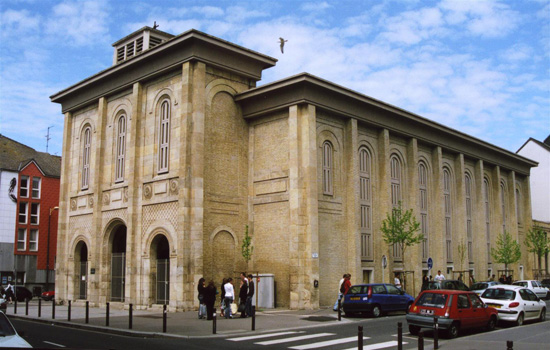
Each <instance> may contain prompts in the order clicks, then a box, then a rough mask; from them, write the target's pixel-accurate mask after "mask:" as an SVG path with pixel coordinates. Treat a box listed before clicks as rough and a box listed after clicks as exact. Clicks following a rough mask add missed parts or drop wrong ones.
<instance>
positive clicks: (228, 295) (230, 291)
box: [223, 277, 235, 318]
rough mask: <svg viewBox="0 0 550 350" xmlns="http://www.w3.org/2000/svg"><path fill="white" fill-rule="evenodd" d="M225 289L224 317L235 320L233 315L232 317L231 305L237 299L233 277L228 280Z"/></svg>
mask: <svg viewBox="0 0 550 350" xmlns="http://www.w3.org/2000/svg"><path fill="white" fill-rule="evenodd" d="M223 289H224V290H225V299H224V301H225V311H224V316H225V318H233V315H231V303H232V302H233V300H234V299H235V289H234V288H233V279H232V278H231V277H229V278H228V279H227V283H226V284H225V285H224V286H223Z"/></svg>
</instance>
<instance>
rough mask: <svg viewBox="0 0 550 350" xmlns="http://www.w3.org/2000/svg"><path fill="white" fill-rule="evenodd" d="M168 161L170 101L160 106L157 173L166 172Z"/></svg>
mask: <svg viewBox="0 0 550 350" xmlns="http://www.w3.org/2000/svg"><path fill="white" fill-rule="evenodd" d="M169 161H170V100H169V99H166V100H164V101H162V103H161V104H160V126H159V153H158V172H159V173H165V172H168V166H169V163H170V162H169Z"/></svg>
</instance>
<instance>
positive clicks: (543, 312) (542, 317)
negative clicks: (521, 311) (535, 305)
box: [539, 308, 546, 322]
mask: <svg viewBox="0 0 550 350" xmlns="http://www.w3.org/2000/svg"><path fill="white" fill-rule="evenodd" d="M539 321H540V322H544V321H546V309H545V308H542V310H541V311H540V317H539Z"/></svg>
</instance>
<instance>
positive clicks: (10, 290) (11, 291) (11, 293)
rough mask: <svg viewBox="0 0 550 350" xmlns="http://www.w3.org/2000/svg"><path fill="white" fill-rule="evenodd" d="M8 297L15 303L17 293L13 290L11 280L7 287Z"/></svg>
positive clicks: (9, 300) (10, 301)
mask: <svg viewBox="0 0 550 350" xmlns="http://www.w3.org/2000/svg"><path fill="white" fill-rule="evenodd" d="M6 299H7V300H8V302H9V303H10V304H11V303H13V300H14V299H15V293H14V292H13V286H12V285H11V282H8V286H7V287H6Z"/></svg>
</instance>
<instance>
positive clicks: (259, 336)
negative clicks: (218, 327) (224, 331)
mask: <svg viewBox="0 0 550 350" xmlns="http://www.w3.org/2000/svg"><path fill="white" fill-rule="evenodd" d="M296 333H303V332H279V333H269V334H262V335H252V336H249V337H240V338H230V339H227V340H230V341H245V340H252V339H261V338H269V337H276V336H279V335H287V334H296Z"/></svg>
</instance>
